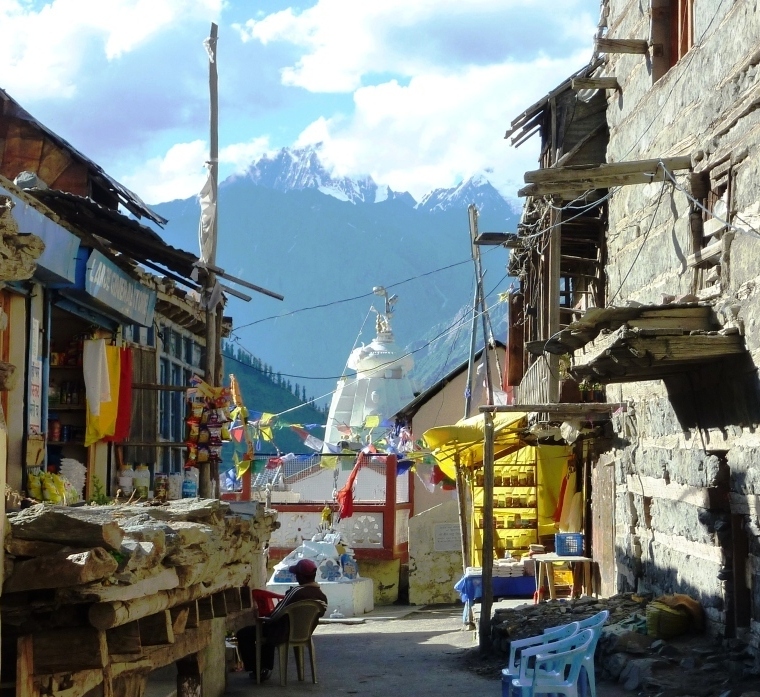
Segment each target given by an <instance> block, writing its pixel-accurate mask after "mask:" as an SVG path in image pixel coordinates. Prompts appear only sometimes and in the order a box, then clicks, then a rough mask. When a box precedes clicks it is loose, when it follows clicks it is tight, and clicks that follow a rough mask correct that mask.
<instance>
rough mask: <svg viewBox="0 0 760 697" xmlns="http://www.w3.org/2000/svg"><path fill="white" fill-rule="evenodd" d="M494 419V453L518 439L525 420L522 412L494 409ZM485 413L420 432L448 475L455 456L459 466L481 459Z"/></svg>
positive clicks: (477, 461)
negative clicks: (495, 411)
mask: <svg viewBox="0 0 760 697" xmlns="http://www.w3.org/2000/svg"><path fill="white" fill-rule="evenodd" d="M493 422H494V452H496V453H497V454H498V453H499V452H500V451H503V450H505V449H507V448H509V447H510V446H513V445H514V446H517V445H519V443H520V438H519V436H518V431H519V429H521V428H523V427H525V426H526V424H527V415H526V414H524V413H522V412H511V413H496V414H494V415H493ZM484 425H485V417H484V415H483V414H477V415H476V416H471V417H470V418H468V419H461V420H460V421H458V422H457V423H456V424H454V425H452V426H436V427H435V428H430V429H428V430H427V431H425V433H424V434H423V435H422V438H423V439H424V441H425V443H426V445H427V447H428V448H430V449H431V450H432V451H433V455H434V456H435V459H436V461H437V462H438V466H439V467H440V468H441V470H442V471H443V473H444V474H445V475H446V476H447V477H449V478H450V479H454V478H455V477H456V469H455V458H456V455H457V454H458V455H459V463H460V464H461V465H462V466H463V467H474V466H476V465H478V464H480V463H481V462H483V438H484Z"/></svg>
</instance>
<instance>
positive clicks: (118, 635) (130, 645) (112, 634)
mask: <svg viewBox="0 0 760 697" xmlns="http://www.w3.org/2000/svg"><path fill="white" fill-rule="evenodd" d="M106 642H107V644H108V653H109V655H114V654H115V655H120V654H141V653H142V642H141V641H140V625H139V624H138V623H137V622H129V623H128V624H122V625H121V626H120V627H114V628H113V629H109V630H107V631H106Z"/></svg>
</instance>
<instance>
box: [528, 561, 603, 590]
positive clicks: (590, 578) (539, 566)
mask: <svg viewBox="0 0 760 697" xmlns="http://www.w3.org/2000/svg"><path fill="white" fill-rule="evenodd" d="M533 561H535V562H536V602H539V601H540V600H541V592H542V591H543V587H544V579H546V581H547V582H548V584H549V598H550V599H551V600H555V599H556V597H557V591H556V589H555V587H554V573H553V569H552V564H557V563H561V562H568V563H569V564H570V566H571V568H572V567H573V565H574V564H583V590H584V593H585V595H594V594H595V593H594V590H595V589H594V587H593V586H594V575H593V569H592V564H593V563H594V560H593V559H592V558H591V557H576V556H560V555H559V554H554V553H552V554H536V555H535V556H534V557H533Z"/></svg>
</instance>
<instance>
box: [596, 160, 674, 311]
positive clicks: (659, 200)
mask: <svg viewBox="0 0 760 697" xmlns="http://www.w3.org/2000/svg"><path fill="white" fill-rule="evenodd" d="M661 165H662V163H660V164H659V165H658V168H659V167H660V166H661ZM662 166H663V167H664V165H662ZM655 174H656V171H655ZM666 183H667V182H666V181H665V177H663V179H662V186H661V187H660V194H659V195H658V196H657V204H656V205H655V208H654V212H653V213H652V219H651V220H650V221H649V228H648V229H647V231H646V233H644V239H643V240H642V241H641V244H640V245H639V248H638V250H637V251H636V256H635V257H634V258H633V261H632V262H631V266H630V268H629V269H628V271H627V272H626V274H625V276H623V280H622V281H620V285H619V286H618V289H617V290H616V291H615V294H614V295H613V296H612V297H611V298H610V300H609V302H608V303H607V304H608V305H612V303H613V302H614V300H615V298H617V296H618V293H620V291H621V290H622V289H623V286H624V285H625V282H626V281H627V280H628V276H629V275H630V273H631V271H633V267H634V266H636V262H637V261H638V260H639V256H640V255H641V250H642V249H644V245H646V243H647V239H648V238H649V233H650V232H652V228H653V227H654V220H655V218H656V217H657V211H658V210H660V202H661V201H662V194H663V193H664V192H665V185H666Z"/></svg>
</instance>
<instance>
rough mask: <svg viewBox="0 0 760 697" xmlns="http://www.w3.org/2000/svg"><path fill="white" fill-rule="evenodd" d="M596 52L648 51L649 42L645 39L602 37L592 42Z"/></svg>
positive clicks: (641, 52)
mask: <svg viewBox="0 0 760 697" xmlns="http://www.w3.org/2000/svg"><path fill="white" fill-rule="evenodd" d="M594 45H595V50H596V52H597V53H638V54H642V55H643V54H645V53H649V42H648V41H647V40H646V39H603V38H598V39H596V41H595V42H594Z"/></svg>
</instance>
